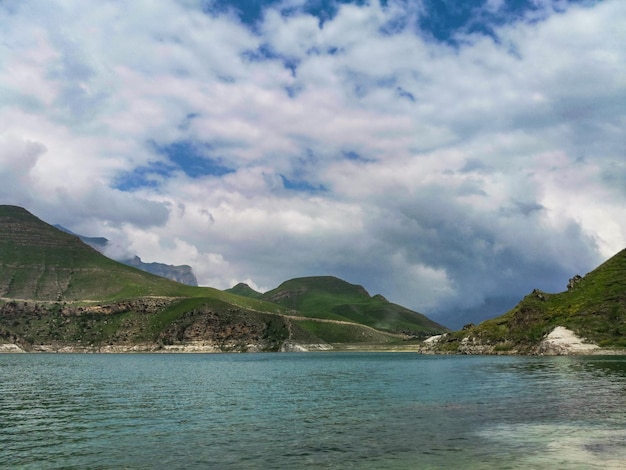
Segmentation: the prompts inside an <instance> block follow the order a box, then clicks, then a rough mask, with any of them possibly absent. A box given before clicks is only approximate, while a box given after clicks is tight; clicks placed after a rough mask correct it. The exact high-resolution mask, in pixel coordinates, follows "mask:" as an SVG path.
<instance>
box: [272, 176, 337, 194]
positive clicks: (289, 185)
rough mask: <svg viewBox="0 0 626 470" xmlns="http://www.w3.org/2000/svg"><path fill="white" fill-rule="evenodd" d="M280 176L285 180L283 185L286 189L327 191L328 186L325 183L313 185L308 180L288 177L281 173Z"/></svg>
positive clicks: (309, 191)
mask: <svg viewBox="0 0 626 470" xmlns="http://www.w3.org/2000/svg"><path fill="white" fill-rule="evenodd" d="M278 176H280V178H281V179H282V180H283V187H284V188H285V189H289V190H292V191H304V192H307V193H313V192H320V191H322V192H323V191H326V188H325V187H324V186H323V185H320V186H313V185H312V184H311V183H309V182H308V181H304V180H292V179H289V178H287V177H286V176H285V175H283V174H279V175H278Z"/></svg>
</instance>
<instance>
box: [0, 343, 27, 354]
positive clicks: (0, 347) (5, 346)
mask: <svg viewBox="0 0 626 470" xmlns="http://www.w3.org/2000/svg"><path fill="white" fill-rule="evenodd" d="M23 352H25V351H24V350H23V349H22V348H20V347H19V346H18V345H17V344H13V343H2V344H0V353H23Z"/></svg>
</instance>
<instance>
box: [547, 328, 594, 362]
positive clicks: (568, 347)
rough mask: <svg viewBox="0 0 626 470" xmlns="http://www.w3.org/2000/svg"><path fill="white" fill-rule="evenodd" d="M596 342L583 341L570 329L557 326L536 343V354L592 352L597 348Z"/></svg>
mask: <svg viewBox="0 0 626 470" xmlns="http://www.w3.org/2000/svg"><path fill="white" fill-rule="evenodd" d="M599 349H600V347H599V346H598V345H597V344H593V343H588V342H585V340H584V339H582V338H579V337H578V336H576V333H574V332H573V331H572V330H568V329H567V328H565V327H563V326H557V327H556V328H555V329H554V330H552V331H551V332H550V334H549V335H547V336H546V337H545V338H544V339H543V340H541V342H540V343H539V344H538V345H537V351H536V352H537V354H543V355H546V356H561V355H570V354H592V353H593V352H594V351H596V350H599Z"/></svg>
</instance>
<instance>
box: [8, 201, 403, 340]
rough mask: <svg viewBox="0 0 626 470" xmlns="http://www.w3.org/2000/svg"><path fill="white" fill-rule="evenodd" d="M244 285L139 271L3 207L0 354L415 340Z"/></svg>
mask: <svg viewBox="0 0 626 470" xmlns="http://www.w3.org/2000/svg"><path fill="white" fill-rule="evenodd" d="M342 282H343V281H341V282H339V283H338V284H339V285H343V284H341V283H342ZM345 284H347V283H345ZM243 290H245V291H246V292H245V293H246V294H248V295H247V296H242V295H236V294H234V293H231V292H223V291H220V290H217V289H213V288H209V287H193V286H187V285H183V284H180V283H177V282H173V281H171V280H168V279H165V278H162V277H158V276H155V275H152V274H150V273H147V272H144V271H140V270H138V269H135V268H133V267H130V266H127V265H124V264H122V263H118V262H116V261H114V260H111V259H109V258H107V257H105V256H103V255H102V254H101V253H99V252H98V251H96V250H95V249H93V248H92V247H91V246H89V245H87V244H86V243H84V242H83V241H81V240H80V239H79V238H78V237H77V236H75V235H71V234H68V233H65V232H63V231H61V230H58V229H57V228H55V227H53V226H51V225H49V224H47V223H45V222H43V221H42V220H40V219H38V218H37V217H35V216H34V215H32V214H31V213H29V212H28V211H26V210H25V209H23V208H20V207H16V206H0V351H3V350H7V351H9V350H15V349H19V348H21V349H22V350H27V351H205V352H213V351H278V350H316V349H342V348H355V347H356V348H357V349H358V348H361V349H363V348H368V349H371V348H380V347H384V348H388V347H392V348H403V347H406V345H407V344H409V343H407V342H406V340H407V336H406V335H401V334H392V333H389V332H388V331H387V332H386V331H381V330H377V329H375V328H372V327H371V326H368V325H365V324H359V323H358V322H355V321H350V320H349V318H348V316H344V317H345V318H346V320H345V321H344V320H335V319H329V318H327V315H326V313H325V312H320V314H319V315H317V316H316V314H315V313H314V312H312V310H311V309H310V307H307V308H309V309H308V310H307V312H306V313H303V312H300V311H296V310H293V309H292V308H291V307H289V308H288V307H284V306H281V305H280V304H277V303H272V302H269V301H266V300H263V299H260V298H253V297H254V296H255V295H250V294H251V292H250V291H252V289H247V290H246V289H243ZM253 293H254V291H252V294H253ZM334 294H336V293H334ZM409 347H413V346H411V344H409Z"/></svg>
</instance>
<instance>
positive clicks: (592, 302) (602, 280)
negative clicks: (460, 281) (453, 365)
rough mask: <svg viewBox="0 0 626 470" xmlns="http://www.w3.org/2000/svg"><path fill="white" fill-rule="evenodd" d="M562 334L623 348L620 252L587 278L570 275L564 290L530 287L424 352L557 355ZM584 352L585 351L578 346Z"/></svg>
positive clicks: (625, 264) (623, 261)
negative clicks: (504, 307)
mask: <svg viewBox="0 0 626 470" xmlns="http://www.w3.org/2000/svg"><path fill="white" fill-rule="evenodd" d="M566 330H567V331H569V332H571V333H567V331H566ZM563 334H570V336H571V335H572V334H573V335H575V336H576V337H578V338H580V339H582V344H583V345H585V344H586V345H588V346H589V345H595V346H597V347H599V348H602V351H604V352H610V350H611V349H616V348H620V349H626V250H622V251H621V252H619V253H617V254H616V255H615V256H613V257H612V258H610V259H609V260H607V261H606V262H604V263H603V264H601V265H600V266H598V267H597V268H596V269H594V270H593V271H591V272H590V273H588V274H587V275H585V276H579V275H576V276H574V277H572V279H570V281H569V283H568V286H567V290H566V291H564V292H560V293H555V294H551V293H547V292H543V291H540V290H538V289H535V290H534V291H533V292H531V293H530V294H528V295H527V296H526V297H524V299H522V301H521V302H520V303H519V304H518V305H517V306H515V307H514V308H513V309H511V310H510V311H508V312H507V313H505V314H504V315H502V316H499V317H497V318H493V319H490V320H486V321H484V322H482V323H480V324H479V325H467V326H466V327H465V328H464V329H463V330H461V331H458V332H455V333H450V334H447V335H445V336H443V337H441V338H438V339H434V340H431V342H430V344H431V346H429V347H428V348H427V349H429V350H431V351H434V352H462V353H470V354H471V353H523V354H544V353H548V354H551V353H560V352H559V348H558V347H557V348H556V349H555V348H553V347H552V345H553V343H554V338H555V337H558V336H559V335H563ZM572 338H574V337H573V336H572ZM574 340H575V339H572V340H571V341H574ZM585 349H587V350H589V349H591V348H582V349H581V348H579V350H580V351H584V350H585ZM561 352H565V353H567V350H566V349H563V350H562V351H561Z"/></svg>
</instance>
